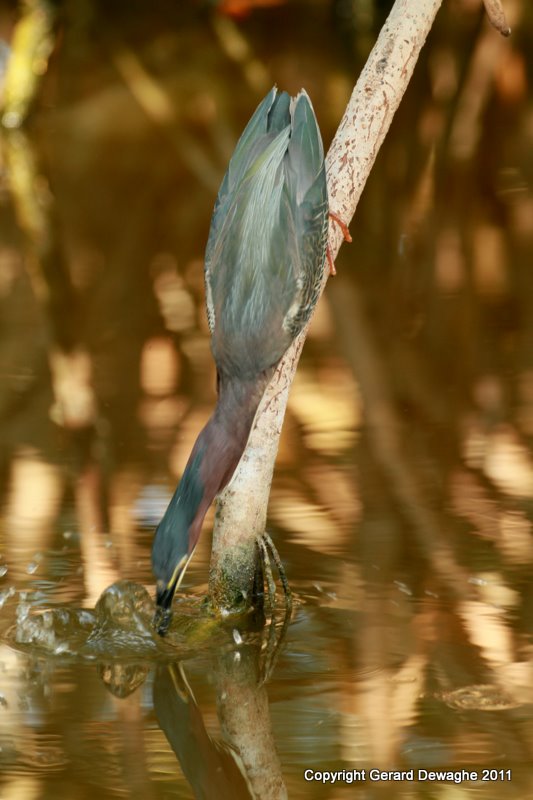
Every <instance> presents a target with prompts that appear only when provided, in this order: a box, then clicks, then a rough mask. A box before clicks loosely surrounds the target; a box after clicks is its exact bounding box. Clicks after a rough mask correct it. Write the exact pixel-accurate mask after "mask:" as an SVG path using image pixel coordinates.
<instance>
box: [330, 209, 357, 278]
mask: <svg viewBox="0 0 533 800" xmlns="http://www.w3.org/2000/svg"><path fill="white" fill-rule="evenodd" d="M328 213H329V216H330V217H331V219H332V220H333V222H336V223H337V225H338V226H339V228H340V229H341V231H342V235H343V236H344V241H345V242H351V241H352V237H351V235H350V231H349V230H348V226H347V224H346V223H345V222H343V221H342V219H341V218H340V217H339V215H338V214H335V213H334V212H333V211H329V212H328ZM326 257H327V259H328V264H329V274H330V275H336V274H337V270H336V269H335V264H334V263H333V257H332V255H331V250H330V249H329V244H328V246H327V248H326Z"/></svg>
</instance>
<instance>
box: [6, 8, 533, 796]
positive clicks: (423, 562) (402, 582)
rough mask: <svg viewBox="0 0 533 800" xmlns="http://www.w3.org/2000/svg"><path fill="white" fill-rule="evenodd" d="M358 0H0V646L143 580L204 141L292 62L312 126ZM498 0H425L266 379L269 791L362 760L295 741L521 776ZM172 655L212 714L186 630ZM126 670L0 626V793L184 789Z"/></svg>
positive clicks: (525, 399)
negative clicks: (279, 640)
mask: <svg viewBox="0 0 533 800" xmlns="http://www.w3.org/2000/svg"><path fill="white" fill-rule="evenodd" d="M391 5H392V3H391V2H390V1H389V0H387V1H386V0H220V2H217V0H210V1H208V0H196V2H195V1H194V0H190V1H189V2H174V1H172V0H168V1H167V0H157V1H156V2H152V3H149V4H147V3H144V2H139V1H138V0H130V1H129V2H123V1H122V0H116V1H115V2H113V3H109V2H102V1H101V0H100V1H99V2H89V0H62V1H60V0H57V2H44V0H27V2H20V3H17V2H5V0H4V2H1V3H0V80H1V84H2V88H1V90H0V91H1V97H2V99H1V111H0V114H1V121H2V138H1V150H0V499H1V508H0V554H1V555H0V636H2V637H3V638H4V639H6V640H7V641H9V636H8V629H9V627H10V626H11V625H12V624H13V621H14V619H15V615H16V613H17V608H18V607H19V605H20V602H21V597H22V599H23V600H24V601H25V602H27V603H29V604H30V605H31V607H32V608H54V607H69V608H77V607H85V608H93V607H94V605H95V602H96V600H97V599H98V597H99V596H100V594H101V592H102V591H103V590H104V589H105V588H106V587H107V586H108V585H109V584H110V583H112V582H113V581H114V580H116V579H118V578H128V579H131V580H134V581H136V582H139V583H144V584H145V585H146V586H147V587H150V588H151V584H152V576H151V568H150V546H151V540H152V536H153V530H154V527H155V525H156V524H157V522H158V520H159V518H160V517H161V515H162V513H163V511H164V509H165V507H166V504H167V502H168V500H169V499H170V496H171V494H172V492H173V490H174V487H175V484H176V483H177V481H178V479H179V477H180V475H181V472H182V470H183V468H184V465H185V462H186V460H187V457H188V455H189V452H190V449H191V447H192V444H193V442H194V440H195V438H196V436H197V434H198V432H199V431H200V429H201V427H202V426H203V424H204V423H205V422H206V421H207V418H208V416H209V415H210V413H211V410H212V408H213V405H214V402H215V388H216V387H215V373H214V366H213V362H212V359H211V355H210V350H209V335H208V327H207V321H206V315H205V306H204V286H203V253H204V248H205V243H206V239H207V234H208V230H209V224H210V217H211V212H212V208H213V203H214V199H215V196H216V192H217V190H218V186H219V183H220V181H221V179H222V176H223V174H224V171H225V169H226V166H227V163H228V160H229V158H230V156H231V153H232V151H233V148H234V146H235V143H236V141H237V138H238V136H239V135H240V132H241V131H242V129H243V127H244V125H245V124H246V122H247V120H248V119H249V117H250V115H251V113H252V112H253V110H254V109H255V107H256V105H257V104H258V102H259V101H260V100H261V98H262V97H263V96H264V95H265V94H266V92H267V91H268V90H269V89H270V88H271V86H272V85H273V84H277V85H278V86H279V87H280V88H281V89H285V90H287V91H289V92H290V93H292V94H295V93H296V92H297V91H298V90H299V89H300V88H301V87H305V89H306V90H307V92H308V93H309V95H310V96H311V98H312V101H313V104H314V107H315V111H316V114H317V117H318V120H319V124H320V127H321V131H322V135H323V139H324V145H325V148H326V150H327V148H328V146H329V143H330V141H331V139H332V137H333V135H334V133H335V130H336V128H337V125H338V123H339V121H340V119H341V117H342V114H343V111H344V108H345V106H346V103H347V100H348V98H349V96H350V93H351V90H352V88H353V85H354V83H355V81H356V79H357V77H358V75H359V72H360V70H361V68H362V66H363V65H364V63H365V60H366V57H367V55H368V53H369V51H370V49H371V47H372V46H373V44H374V42H375V40H376V37H377V35H378V32H379V30H380V27H381V25H382V24H383V22H384V20H385V18H386V15H387V13H388V11H389V10H390V8H391ZM504 5H505V10H506V14H507V18H508V21H509V24H510V25H511V28H512V29H513V34H512V36H511V37H510V38H509V39H504V38H502V37H501V36H500V35H499V34H498V33H497V32H496V31H495V30H494V29H493V28H491V27H490V25H489V24H488V22H487V19H486V17H485V15H484V13H483V8H482V5H481V2H480V0H449V2H446V3H445V5H444V7H443V9H442V10H441V11H440V13H439V15H438V17H437V21H436V23H435V25H434V27H433V30H432V32H431V34H430V36H429V39H428V42H427V44H426V46H425V48H424V50H423V51H422V54H421V57H420V60H419V63H418V65H417V67H416V70H415V74H414V77H413V79H412V81H411V84H410V86H409V88H408V91H407V93H406V95H405V97H404V99H403V102H402V104H401V106H400V109H399V111H398V112H397V114H396V117H395V119H394V122H393V124H392V127H391V129H390V132H389V134H388V136H387V139H386V141H385V144H384V146H383V148H382V150H381V152H380V153H379V156H378V159H377V162H376V164H375V167H374V169H373V171H372V174H371V176H370V179H369V181H368V183H367V186H366V189H365V191H364V194H363V197H362V199H361V201H360V204H359V207H358V209H357V213H356V216H355V218H354V221H353V223H352V225H351V226H350V229H351V233H352V236H353V244H352V245H344V246H343V247H342V249H341V252H340V255H339V258H338V259H337V262H336V267H337V273H338V275H337V277H336V278H334V279H331V280H330V281H329V282H328V285H327V288H326V291H325V294H324V296H323V297H322V299H321V301H320V303H319V306H318V308H317V310H316V314H315V317H314V320H313V324H312V328H311V331H310V334H309V337H308V340H307V342H306V345H305V349H304V354H303V357H302V361H301V364H300V367H299V370H298V374H297V377H296V380H295V383H294V385H293V388H292V391H291V395H290V400H289V407H288V412H287V417H286V421H285V425H284V428H283V434H282V439H281V444H280V451H279V456H278V461H277V466H276V472H275V478H274V484H273V487H272V493H271V500H270V506H269V531H270V532H271V534H272V536H273V538H274V540H275V541H276V544H277V547H278V549H279V552H280V554H281V557H282V559H283V561H284V564H285V568H286V571H287V575H288V578H289V582H290V584H291V586H292V587H293V589H294V592H295V595H296V600H297V609H296V613H295V615H294V618H293V622H292V625H291V627H290V629H289V632H288V636H287V640H286V644H285V649H284V651H283V652H282V653H281V656H280V658H279V661H278V665H277V670H276V672H275V673H274V675H273V677H272V679H271V681H270V683H269V685H268V687H267V691H268V696H269V700H270V712H269V714H270V721H271V729H272V732H273V740H274V741H275V750H276V751H277V753H278V757H279V764H278V766H279V772H280V775H281V776H282V781H283V782H284V783H285V786H286V790H287V792H288V796H289V797H291V798H293V797H294V798H299V797H304V796H305V797H320V798H323V797H324V798H326V797H327V798H337V797H339V798H340V797H348V796H361V797H371V796H372V797H373V796H374V792H377V793H378V794H379V790H380V789H381V787H380V786H379V785H377V786H370V785H369V784H368V783H367V784H361V785H356V786H354V785H352V786H346V785H345V786H342V785H339V784H337V785H335V786H322V785H318V784H312V783H306V782H305V780H304V777H303V773H304V769H305V768H308V767H309V768H313V769H343V768H344V769H363V768H371V767H378V768H382V769H392V768H393V767H395V766H398V768H404V769H407V768H409V767H411V766H415V767H417V766H422V767H428V768H439V767H441V766H446V767H448V768H451V767H452V766H453V767H457V766H458V767H461V766H464V765H468V766H469V767H471V768H475V769H479V770H481V768H482V767H490V768H493V767H494V768H495V769H502V770H503V769H508V768H511V767H512V769H513V779H512V780H507V779H500V777H498V778H497V779H495V780H492V781H486V782H482V783H478V784H476V785H472V786H468V785H464V784H463V785H461V786H450V785H443V786H437V785H431V786H425V787H424V786H423V785H420V786H418V785H402V784H397V785H396V784H395V785H389V786H386V787H385V788H386V790H387V797H389V796H391V797H392V796H398V797H413V796H417V797H418V796H420V797H445V798H452V797H453V798H456V797H463V796H464V797H470V796H471V795H472V796H474V794H475V796H476V797H481V796H482V797H495V798H496V797H498V798H501V797H513V798H521V797H524V798H526V797H530V796H531V763H532V760H533V759H532V754H533V719H532V715H531V710H532V707H533V706H532V703H533V692H532V690H531V685H532V677H533V664H532V660H531V659H532V658H533V649H532V639H531V634H532V630H533V591H532V586H533V584H532V581H531V578H532V573H533V540H532V527H531V526H532V515H533V457H532V451H531V445H532V441H533V270H532V253H533V251H532V245H533V190H532V176H533V147H532V143H533V100H532V94H531V90H530V85H531V81H532V80H533V77H532V76H533V55H532V52H533V51H532V49H531V41H533V7H532V6H531V4H530V3H529V2H527V0H504ZM211 520H212V517H208V519H207V521H206V524H205V526H204V533H203V535H202V538H201V541H200V545H199V547H198V550H197V555H196V556H195V558H194V560H193V562H192V565H191V567H190V569H189V571H188V572H187V577H186V579H185V582H184V587H185V593H186V595H189V596H192V597H200V596H202V594H204V593H205V591H206V583H207V571H208V563H209V551H210V527H211ZM21 593H22V595H21ZM187 670H188V673H189V679H190V682H191V685H192V688H193V690H194V693H195V695H196V698H197V700H198V705H199V707H201V708H202V711H203V714H204V722H205V725H206V729H207V731H208V733H209V735H210V736H211V737H213V738H214V739H215V740H217V737H218V738H220V737H221V736H222V738H223V731H222V734H221V732H220V730H219V727H218V726H219V722H217V718H216V708H215V705H216V704H215V699H214V698H215V690H214V689H213V685H215V684H216V683H217V681H216V677H213V676H214V675H215V673H216V668H215V667H214V666H213V658H212V654H210V655H209V656H207V655H205V654H203V655H202V656H201V657H199V658H197V659H195V658H190V659H189V660H188V662H187ZM216 674H217V675H218V674H219V673H216ZM147 686H148V689H147V688H146V687H147ZM150 686H151V685H150V680H149V681H148V683H147V684H145V687H144V689H143V690H140V691H138V692H137V693H136V694H133V695H132V696H131V697H129V698H127V700H117V698H115V697H113V696H111V695H110V694H109V693H106V690H105V688H104V687H103V686H102V682H101V681H100V680H99V679H98V678H97V674H96V672H95V667H94V665H93V664H87V663H83V662H78V661H72V660H69V661H64V660H61V658H58V657H57V654H56V656H55V657H50V658H47V657H44V656H43V654H36V653H32V652H29V653H24V654H22V653H19V652H17V651H16V650H15V649H13V648H12V647H11V646H10V645H9V644H8V643H4V644H3V646H2V649H1V651H0V765H1V767H2V769H1V770H0V794H1V796H2V797H5V798H9V800H11V798H23V799H24V800H26V798H34V797H35V798H40V797H60V796H63V795H64V796H65V797H66V796H68V797H72V798H77V797H85V796H89V795H90V796H92V795H93V793H94V791H95V790H98V791H99V792H100V795H101V796H102V797H115V796H124V795H125V796H139V797H141V796H142V797H154V798H159V797H161V798H163V797H164V798H167V797H168V798H170V797H172V798H174V797H176V798H178V797H193V796H194V797H200V796H202V797H203V796H206V797H211V796H213V797H216V796H217V795H216V794H210V793H209V791H207V790H205V788H204V789H202V790H200V789H199V788H198V787H197V786H195V782H194V779H191V778H190V775H188V778H187V779H185V777H184V774H188V773H187V771H186V770H184V771H183V772H182V771H180V767H179V766H178V765H177V763H176V759H175V757H174V755H173V753H172V750H171V749H170V747H169V744H168V742H167V740H166V739H165V737H164V736H163V734H162V732H161V731H160V730H159V727H158V725H157V719H156V717H157V714H156V713H155V712H154V706H153V700H152V695H151V688H150ZM168 738H169V737H168V736H167V739H168ZM174 749H176V748H174ZM182 770H183V765H182ZM201 791H204V794H202V793H201ZM211 791H213V790H211ZM220 791H221V790H220ZM280 791H281V790H280ZM219 796H220V797H222V796H223V795H222V794H220V795H219ZM234 796H236V795H235V794H234ZM238 796H240V795H238ZM253 796H264V797H267V796H268V797H270V796H272V797H274V796H276V797H277V796H280V797H281V796H283V795H282V794H279V793H278V794H267V793H266V790H265V793H264V794H263V795H261V794H258V795H253Z"/></svg>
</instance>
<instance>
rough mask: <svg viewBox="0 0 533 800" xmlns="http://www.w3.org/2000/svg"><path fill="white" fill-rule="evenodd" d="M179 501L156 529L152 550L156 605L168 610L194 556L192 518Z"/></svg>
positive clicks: (169, 508)
mask: <svg viewBox="0 0 533 800" xmlns="http://www.w3.org/2000/svg"><path fill="white" fill-rule="evenodd" d="M183 506H184V504H183V503H181V502H180V500H179V499H178V501H177V502H175V503H171V504H170V505H169V507H168V509H167V511H166V513H165V516H164V517H163V519H162V520H161V522H160V523H159V525H158V526H157V530H156V532H155V538H154V543H153V547H152V568H153V571H154V575H155V577H156V580H157V586H156V603H157V605H158V606H159V607H160V608H162V609H164V610H169V609H170V607H171V605H172V600H173V598H174V594H175V592H176V590H177V589H178V588H179V585H180V583H181V581H182V578H183V575H184V573H185V570H186V568H187V564H188V563H189V559H190V558H191V556H192V550H191V551H190V544H191V542H190V522H191V520H190V515H189V514H187V513H186V509H185V508H184V507H183Z"/></svg>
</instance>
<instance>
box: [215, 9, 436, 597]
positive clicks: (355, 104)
mask: <svg viewBox="0 0 533 800" xmlns="http://www.w3.org/2000/svg"><path fill="white" fill-rule="evenodd" d="M441 3H442V0H396V3H395V4H394V7H393V9H392V11H391V13H390V15H389V17H388V18H387V21H386V22H385V25H384V26H383V28H382V30H381V33H380V35H379V37H378V40H377V42H376V44H375V46H374V48H373V50H372V52H371V54H370V56H369V58H368V61H367V63H366V65H365V67H364V69H363V71H362V73H361V75H360V77H359V80H358V81H357V84H356V86H355V89H354V91H353V93H352V96H351V98H350V101H349V103H348V106H347V108H346V112H345V114H344V117H343V119H342V121H341V124H340V126H339V128H338V130H337V133H336V135H335V138H334V140H333V142H332V144H331V147H330V149H329V152H328V154H327V157H326V167H327V176H328V192H329V202H330V209H331V210H332V211H333V212H335V214H337V215H338V216H339V217H340V218H341V219H343V220H344V222H346V223H347V224H348V223H349V222H350V220H351V219H352V217H353V215H354V213H355V209H356V207H357V203H358V202H359V198H360V197H361V194H362V191H363V189H364V186H365V184H366V180H367V178H368V176H369V174H370V171H371V169H372V166H373V164H374V161H375V159H376V156H377V153H378V151H379V148H380V147H381V144H382V142H383V140H384V138H385V135H386V133H387V131H388V129H389V127H390V124H391V122H392V119H393V116H394V113H395V111H396V109H397V108H398V106H399V104H400V101H401V99H402V97H403V95H404V93H405V90H406V88H407V86H408V84H409V81H410V79H411V76H412V74H413V70H414V67H415V64H416V61H417V59H418V56H419V54H420V51H421V49H422V47H423V45H424V42H425V40H426V37H427V35H428V33H429V31H430V29H431V26H432V24H433V21H434V19H435V16H436V14H437V11H438V10H439V8H440V5H441ZM342 240H343V234H342V231H341V230H340V228H339V226H338V225H336V224H334V223H332V224H330V230H329V247H330V251H331V254H332V257H333V258H335V256H336V255H337V253H338V251H339V248H340V245H341V243H342ZM327 272H328V271H327V270H326V274H325V275H324V280H323V284H322V289H324V286H325V284H326V281H327V278H328V275H327ZM306 334H307V329H306V330H305V331H303V332H302V334H301V335H300V336H299V337H298V338H297V339H296V340H295V341H294V342H293V344H292V346H291V347H290V348H289V350H288V351H287V353H286V354H285V356H284V357H283V359H282V360H281V362H280V363H279V365H278V368H277V369H276V373H275V375H274V378H273V379H272V381H271V383H270V385H269V387H268V388H267V390H266V392H265V395H264V397H263V399H262V401H261V404H260V407H259V410H258V412H257V416H256V420H255V424H254V427H253V430H252V433H251V435H250V439H249V441H248V444H247V447H246V450H245V452H244V455H243V457H242V459H241V462H240V464H239V466H238V468H237V470H236V472H235V475H234V477H233V479H232V481H231V483H230V484H229V485H228V486H227V487H226V489H225V490H224V491H223V492H222V493H221V494H220V495H219V497H218V500H217V509H216V515H215V525H214V529H213V552H212V556H211V568H210V579H209V591H210V596H211V602H212V603H213V605H214V606H215V607H216V608H219V609H233V608H238V607H242V605H243V604H244V605H246V604H247V602H248V600H249V597H250V595H251V589H252V585H253V575H254V570H255V563H256V550H255V548H256V545H255V542H256V538H257V536H258V535H261V534H262V533H263V531H264V530H265V523H266V511H267V506H268V498H269V494H270V485H271V482H272V475H273V471H274V462H275V459H276V454H277V450H278V442H279V436H280V433H281V427H282V424H283V418H284V415H285V409H286V406H287V399H288V394H289V389H290V386H291V383H292V380H293V378H294V374H295V372H296V367H297V365H298V360H299V358H300V353H301V351H302V347H303V343H304V341H305V337H306Z"/></svg>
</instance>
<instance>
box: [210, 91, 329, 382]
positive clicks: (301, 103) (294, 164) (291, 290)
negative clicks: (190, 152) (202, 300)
mask: <svg viewBox="0 0 533 800" xmlns="http://www.w3.org/2000/svg"><path fill="white" fill-rule="evenodd" d="M327 213H328V202H327V190H326V178H325V170H324V155H323V149H322V142H321V139H320V133H319V131H318V125H317V122H316V118H315V115H314V112H313V109H312V106H311V103H310V101H309V98H308V97H307V95H306V94H305V92H302V93H300V94H299V95H298V97H297V98H296V99H295V100H292V101H291V100H290V98H289V96H288V95H287V94H286V93H282V94H280V95H277V94H276V90H275V89H273V90H272V91H271V92H270V93H269V94H268V95H267V97H266V98H265V100H263V102H262V103H261V105H260V106H259V107H258V109H257V111H256V112H255V114H254V116H253V117H252V119H251V120H250V122H249V123H248V126H247V127H246V129H245V131H244V133H243V135H242V136H241V139H240V140H239V142H238V144H237V148H236V151H235V154H234V156H233V157H232V159H231V162H230V166H229V168H228V172H227V174H226V177H225V178H224V181H223V184H222V187H221V190H220V192H219V195H218V199H217V204H216V206H215V211H214V213H213V221H212V225H211V231H210V235H209V241H208V245H207V250H206V289H207V305H208V317H209V321H210V327H211V331H212V349H213V354H214V357H215V361H216V363H217V367H218V369H219V371H220V372H221V373H222V374H224V373H227V374H228V373H229V374H240V375H242V376H250V375H252V374H254V373H257V372H258V371H263V370H265V369H267V368H269V367H271V366H273V365H274V364H276V363H277V361H279V359H280V358H281V356H282V355H283V353H284V352H285V350H286V349H287V347H288V346H289V345H290V343H291V341H292V339H293V338H294V336H296V335H297V333H298V332H299V331H300V330H301V328H302V327H303V325H304V324H305V322H306V321H307V319H308V318H309V316H310V314H311V311H312V308H313V306H314V303H315V302H316V299H317V296H318V287H319V286H320V280H321V277H322V272H323V267H324V260H325V245H326V237H327Z"/></svg>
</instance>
